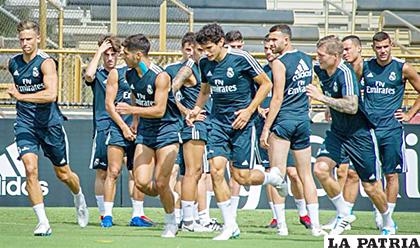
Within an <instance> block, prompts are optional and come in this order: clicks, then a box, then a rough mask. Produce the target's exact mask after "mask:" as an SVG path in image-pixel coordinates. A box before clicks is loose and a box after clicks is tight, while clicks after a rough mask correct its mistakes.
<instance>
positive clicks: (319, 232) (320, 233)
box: [311, 226, 328, 237]
mask: <svg viewBox="0 0 420 248" xmlns="http://www.w3.org/2000/svg"><path fill="white" fill-rule="evenodd" d="M311 233H312V236H314V237H321V236H325V235H328V233H327V232H326V231H324V230H322V228H321V227H319V226H318V227H312V228H311Z"/></svg>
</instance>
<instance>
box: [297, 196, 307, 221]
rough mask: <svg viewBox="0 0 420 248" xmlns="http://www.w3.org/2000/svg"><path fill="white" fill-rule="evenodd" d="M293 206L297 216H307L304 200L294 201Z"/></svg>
mask: <svg viewBox="0 0 420 248" xmlns="http://www.w3.org/2000/svg"><path fill="white" fill-rule="evenodd" d="M295 204H296V207H297V210H298V214H299V216H300V217H302V216H305V215H308V210H306V201H305V199H296V198H295Z"/></svg>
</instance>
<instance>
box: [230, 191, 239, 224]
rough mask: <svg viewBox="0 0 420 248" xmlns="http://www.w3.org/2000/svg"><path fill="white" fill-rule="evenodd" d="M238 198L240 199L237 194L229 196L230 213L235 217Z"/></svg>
mask: <svg viewBox="0 0 420 248" xmlns="http://www.w3.org/2000/svg"><path fill="white" fill-rule="evenodd" d="M239 199H240V197H239V196H231V197H230V202H231V204H232V213H233V216H234V217H235V219H236V216H238V205H239Z"/></svg>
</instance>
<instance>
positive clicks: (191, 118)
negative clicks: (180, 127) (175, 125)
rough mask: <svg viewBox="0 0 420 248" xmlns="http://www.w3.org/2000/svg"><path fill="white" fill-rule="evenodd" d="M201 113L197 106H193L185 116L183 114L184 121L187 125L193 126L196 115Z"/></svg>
mask: <svg viewBox="0 0 420 248" xmlns="http://www.w3.org/2000/svg"><path fill="white" fill-rule="evenodd" d="M200 113H202V110H201V109H200V108H199V107H194V109H192V110H190V111H188V114H187V116H185V122H186V123H187V125H188V126H190V127H192V126H194V122H195V121H196V120H197V118H198V116H199V115H200Z"/></svg>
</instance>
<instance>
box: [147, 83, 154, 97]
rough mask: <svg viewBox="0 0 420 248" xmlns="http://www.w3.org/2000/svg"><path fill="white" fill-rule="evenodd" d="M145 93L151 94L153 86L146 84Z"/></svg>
mask: <svg viewBox="0 0 420 248" xmlns="http://www.w3.org/2000/svg"><path fill="white" fill-rule="evenodd" d="M147 93H148V94H149V95H151V94H153V88H152V86H151V85H150V84H149V85H147Z"/></svg>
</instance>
